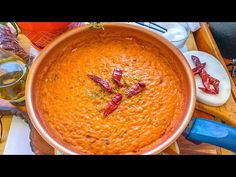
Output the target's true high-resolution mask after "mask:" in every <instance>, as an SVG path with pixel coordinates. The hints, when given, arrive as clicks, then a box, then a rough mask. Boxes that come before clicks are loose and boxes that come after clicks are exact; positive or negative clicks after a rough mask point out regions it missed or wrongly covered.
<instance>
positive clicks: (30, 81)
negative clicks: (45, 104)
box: [25, 22, 196, 155]
mask: <svg viewBox="0 0 236 177" xmlns="http://www.w3.org/2000/svg"><path fill="white" fill-rule="evenodd" d="M104 26H116V27H125V28H130V29H133V30H139V31H141V32H143V33H146V34H147V35H149V36H151V37H153V38H155V39H157V40H159V41H161V43H163V44H164V45H166V47H167V48H169V49H170V50H171V51H172V52H173V53H174V54H175V55H176V56H177V58H178V59H179V60H180V61H181V63H182V65H183V67H184V68H185V70H186V73H187V77H188V80H189V83H190V98H189V99H190V103H189V109H188V110H187V112H186V113H185V117H184V119H183V121H182V123H181V125H180V126H179V127H178V128H177V130H176V131H175V132H174V133H173V134H172V135H171V136H170V137H169V138H168V139H167V140H165V141H164V142H163V143H161V144H160V145H158V146H154V147H153V148H152V149H151V150H150V149H149V150H146V151H144V152H142V153H137V154H143V155H151V154H158V153H160V152H161V151H163V150H164V149H166V148H167V147H169V146H170V145H171V144H173V143H174V142H175V141H176V140H177V138H178V137H180V136H181V134H182V133H183V131H184V129H185V128H186V127H187V125H188V123H189V121H190V120H191V117H192V114H193V112H194V108H195V102H196V88H195V80H194V76H193V74H192V71H191V69H190V66H189V64H188V62H187V61H186V59H185V57H184V55H183V54H182V53H181V52H180V50H179V49H177V48H176V47H175V46H174V45H173V44H171V43H170V42H169V41H168V40H166V39H165V38H163V37H161V36H160V35H158V34H157V33H155V32H153V31H150V30H147V29H145V28H142V27H139V26H136V25H132V24H125V23H117V22H110V23H104ZM84 30H88V27H87V26H83V27H79V28H75V29H72V30H70V31H68V32H66V33H64V34H62V35H61V36H59V37H57V38H56V39H55V40H54V41H52V42H51V43H50V44H49V45H47V46H46V47H45V48H44V49H43V50H42V51H41V53H40V54H39V56H38V57H37V60H35V61H34V63H33V64H32V66H31V68H30V71H29V73H28V77H27V81H26V93H25V95H26V108H27V111H28V114H29V117H30V120H31V122H32V124H33V126H34V127H35V129H36V130H37V132H38V133H39V134H40V136H42V138H43V139H44V140H45V141H46V142H47V143H48V144H49V145H51V146H52V147H54V148H55V149H57V150H59V151H60V152H62V153H64V154H71V155H76V154H78V153H77V152H74V151H72V150H70V149H68V148H66V147H64V146H63V145H61V144H60V143H59V142H57V141H56V140H55V139H54V138H52V137H51V136H50V135H49V134H48V133H47V131H46V130H45V129H44V128H43V126H42V125H41V123H40V122H39V120H38V118H37V116H36V114H35V112H34V108H33V105H34V103H33V101H32V97H31V95H32V85H33V80H34V77H35V75H36V71H37V68H38V67H39V66H40V64H41V62H42V61H43V58H44V57H45V56H46V55H47V54H48V53H49V52H50V51H51V50H52V49H53V48H54V47H55V46H57V45H58V44H59V43H60V42H62V41H64V40H65V39H67V38H68V37H70V36H73V35H75V34H76V33H80V32H82V31H84ZM81 154H83V153H81Z"/></svg>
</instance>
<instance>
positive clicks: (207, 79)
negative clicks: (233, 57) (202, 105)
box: [191, 55, 220, 95]
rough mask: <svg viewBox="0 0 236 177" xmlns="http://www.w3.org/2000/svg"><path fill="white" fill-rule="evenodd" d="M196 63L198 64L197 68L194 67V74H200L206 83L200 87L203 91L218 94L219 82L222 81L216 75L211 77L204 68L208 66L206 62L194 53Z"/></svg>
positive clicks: (193, 58) (193, 57)
mask: <svg viewBox="0 0 236 177" xmlns="http://www.w3.org/2000/svg"><path fill="white" fill-rule="evenodd" d="M191 58H192V60H193V62H194V64H195V65H196V68H194V69H193V70H192V71H193V73H194V74H199V75H200V77H201V79H202V83H203V85H204V88H203V87H199V89H201V90H202V91H203V92H205V93H208V94H213V95H215V94H218V93H219V84H220V81H219V80H218V79H216V78H214V77H211V76H210V75H209V74H208V73H207V72H206V70H205V69H204V68H205V66H206V63H201V61H200V59H199V58H198V57H196V56H194V55H192V56H191ZM211 85H213V87H214V89H211V88H210V87H211Z"/></svg>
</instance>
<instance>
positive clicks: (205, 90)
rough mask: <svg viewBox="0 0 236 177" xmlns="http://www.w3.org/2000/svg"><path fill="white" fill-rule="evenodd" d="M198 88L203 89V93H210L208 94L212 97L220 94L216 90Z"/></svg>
mask: <svg viewBox="0 0 236 177" xmlns="http://www.w3.org/2000/svg"><path fill="white" fill-rule="evenodd" d="M198 88H199V89H201V90H202V91H203V92H205V93H208V94H212V95H216V94H218V93H219V91H218V92H217V90H215V89H210V90H208V89H206V88H204V87H198Z"/></svg>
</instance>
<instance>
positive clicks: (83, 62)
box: [37, 37, 183, 154]
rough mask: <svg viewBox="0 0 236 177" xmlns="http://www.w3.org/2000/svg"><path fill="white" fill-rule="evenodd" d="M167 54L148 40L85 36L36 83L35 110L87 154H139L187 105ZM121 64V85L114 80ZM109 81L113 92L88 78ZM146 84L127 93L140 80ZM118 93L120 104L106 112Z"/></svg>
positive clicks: (68, 142)
mask: <svg viewBox="0 0 236 177" xmlns="http://www.w3.org/2000/svg"><path fill="white" fill-rule="evenodd" d="M168 60H169V58H168V57H167V56H165V55H164V54H163V53H161V51H160V50H159V49H158V48H156V47H154V46H152V45H151V44H149V43H145V42H143V41H139V40H137V39H135V38H119V37H116V38H115V37H112V38H110V37H103V39H102V40H101V39H94V40H92V41H87V42H86V45H81V46H79V47H78V48H76V49H74V50H72V51H71V53H70V54H68V55H66V56H64V57H61V58H58V59H57V60H56V62H54V63H53V64H52V66H51V67H50V68H49V69H48V70H47V71H45V73H44V78H43V79H42V80H40V81H39V82H38V87H37V92H38V94H37V95H39V97H38V99H37V109H38V110H39V113H40V116H42V117H43V118H44V122H45V124H46V125H47V126H49V127H50V129H52V131H53V133H54V134H55V135H56V136H57V137H58V139H59V140H60V141H62V142H64V143H65V144H66V146H68V147H72V148H73V149H74V150H75V151H76V152H81V153H86V154H125V153H137V152H140V151H143V150H145V148H147V147H149V146H150V145H152V144H155V143H157V142H158V141H159V140H160V138H162V137H163V135H164V134H165V133H166V130H167V129H168V128H169V126H170V125H171V123H172V122H173V121H174V120H176V119H178V118H179V117H180V116H181V113H182V109H183V95H182V84H181V81H180V79H179V78H178V77H177V76H176V73H175V71H174V69H173V68H172V66H171V65H170V64H169V62H167V61H168ZM116 67H117V68H121V69H122V71H123V76H122V79H121V82H122V83H123V84H124V87H123V88H119V87H118V86H117V84H116V83H115V82H114V81H113V80H112V71H113V69H114V68H116ZM87 74H94V75H96V76H99V77H101V78H103V79H105V80H106V81H108V82H109V83H110V84H111V85H112V88H113V94H110V93H107V92H106V91H105V90H104V89H103V88H102V87H101V86H100V85H98V84H96V83H95V82H93V81H92V80H91V79H89V78H88V76H87ZM139 81H141V82H143V83H145V85H146V87H145V89H144V90H143V91H142V92H141V93H139V94H137V95H135V96H133V97H131V98H127V97H126V96H125V94H126V93H127V91H128V89H129V88H131V86H132V85H134V84H136V83H137V82H139ZM114 93H121V94H122V95H123V99H122V101H121V103H120V105H119V107H118V108H117V109H116V110H115V111H114V112H113V113H111V114H110V115H109V116H107V117H103V114H102V113H103V110H104V108H105V106H106V104H107V103H108V102H109V101H110V100H111V99H112V96H113V95H114Z"/></svg>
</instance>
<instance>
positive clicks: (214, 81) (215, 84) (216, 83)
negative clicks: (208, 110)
mask: <svg viewBox="0 0 236 177" xmlns="http://www.w3.org/2000/svg"><path fill="white" fill-rule="evenodd" d="M209 81H210V84H211V85H213V87H214V89H215V91H216V93H217V94H218V93H219V85H220V81H219V80H218V79H216V78H214V77H211V76H209Z"/></svg>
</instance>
